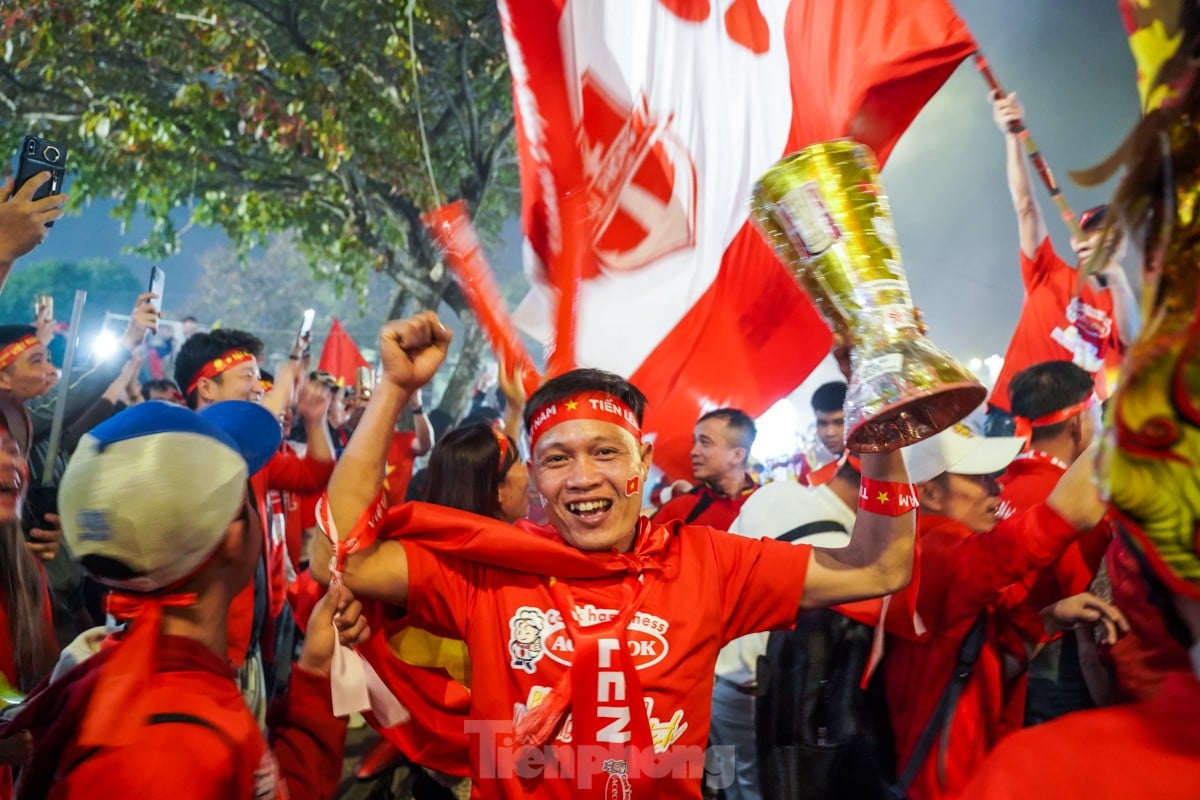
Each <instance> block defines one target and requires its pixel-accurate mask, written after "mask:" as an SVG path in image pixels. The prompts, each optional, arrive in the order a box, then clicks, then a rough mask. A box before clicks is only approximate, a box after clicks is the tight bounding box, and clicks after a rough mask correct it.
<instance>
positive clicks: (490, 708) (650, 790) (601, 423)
mask: <svg viewBox="0 0 1200 800" xmlns="http://www.w3.org/2000/svg"><path fill="white" fill-rule="evenodd" d="M380 339H381V344H380V352H381V356H382V360H383V373H384V377H383V379H382V380H381V381H380V383H379V385H378V386H377V387H376V391H375V394H374V396H373V397H372V400H371V403H370V405H369V406H368V407H367V409H366V412H365V413H364V414H363V418H362V421H361V422H360V424H359V427H358V430H357V431H356V432H355V435H354V436H353V438H352V439H351V441H350V443H349V445H348V446H347V448H346V450H345V453H344V454H343V456H342V458H341V459H340V460H339V462H338V465H337V467H336V468H335V469H334V474H333V476H332V478H331V480H330V486H329V491H328V495H327V500H326V501H323V502H322V503H321V504H320V506H319V509H318V519H319V520H320V522H321V525H322V529H323V530H324V531H325V532H326V534H327V535H328V536H329V538H330V541H325V540H324V539H319V540H318V545H317V551H316V552H315V554H314V558H313V560H312V564H313V571H314V576H315V577H317V578H318V580H329V579H330V568H331V566H332V568H333V569H334V570H337V571H340V573H341V576H342V580H343V582H344V583H345V585H346V586H347V588H349V589H350V590H351V591H353V592H354V593H355V595H356V596H360V597H364V598H372V599H377V600H382V601H384V602H387V603H391V604H393V605H395V606H400V607H403V608H404V609H405V611H406V614H407V617H408V618H409V619H410V621H411V622H412V623H413V624H418V625H420V626H422V627H423V628H425V629H427V630H429V631H431V632H434V633H438V634H440V635H446V636H450V637H454V638H459V639H462V640H464V641H465V642H466V644H467V648H468V652H469V654H470V657H471V663H472V665H473V675H472V681H473V684H474V685H475V686H476V687H478V689H479V690H478V691H475V692H473V693H472V697H471V703H472V705H471V719H470V720H468V722H467V727H466V732H467V733H468V735H469V736H470V738H471V750H472V752H471V759H472V763H471V768H472V779H473V781H474V783H475V787H476V792H477V794H478V796H480V797H485V798H500V797H504V798H516V797H522V798H523V797H546V798H560V797H561V798H566V797H588V796H600V795H601V793H604V794H605V796H622V795H624V796H626V797H646V796H650V795H651V794H653V795H654V796H656V797H668V798H670V797H676V798H685V797H686V798H698V797H699V796H700V776H701V775H702V773H703V766H704V755H705V754H704V747H705V744H706V742H707V737H708V727H709V714H710V706H709V698H710V696H711V691H712V682H713V677H712V676H713V668H714V665H715V662H716V657H717V652H718V650H719V648H720V646H721V645H722V644H723V643H725V642H727V641H730V640H731V639H733V638H735V637H737V636H740V635H743V634H746V633H750V632H753V631H759V630H768V629H771V628H779V627H786V626H788V625H789V624H791V622H792V621H793V619H794V618H795V615H796V613H797V611H798V610H799V609H800V608H814V607H820V606H826V605H831V604H835V603H841V602H847V601H851V600H856V599H861V598H866V597H872V596H878V595H882V594H885V593H888V592H892V591H895V590H897V589H899V588H901V587H903V586H904V585H905V584H906V583H907V582H908V580H909V576H910V569H911V564H912V544H913V530H914V519H913V511H914V507H915V506H914V500H915V498H914V496H913V490H912V487H911V486H910V485H909V483H908V479H907V474H906V472H905V470H904V466H903V461H902V459H901V457H900V456H899V454H897V453H890V454H864V456H863V458H862V465H863V473H864V477H863V485H864V487H865V491H864V492H863V494H862V498H861V500H860V509H859V511H860V513H859V514H858V517H857V521H856V523H855V526H854V535H853V539H852V542H851V544H850V545H849V546H847V547H846V548H844V549H841V550H837V551H825V550H816V549H813V548H811V547H809V546H807V545H792V544H788V543H785V542H776V541H773V540H754V539H749V538H746V537H739V536H735V535H731V534H727V533H724V532H720V531H715V530H713V529H711V528H704V527H689V526H684V525H682V524H681V523H678V522H674V523H671V524H669V525H666V526H659V525H654V524H652V523H651V522H650V520H649V519H646V518H643V517H640V516H639V512H640V509H641V506H642V493H643V488H644V482H645V480H646V476H647V474H648V472H649V469H650V463H651V460H652V458H653V449H654V448H653V445H652V444H651V443H650V442H647V441H644V440H643V439H642V435H641V424H642V419H643V414H644V411H645V398H644V396H643V395H642V393H641V392H640V391H639V390H638V389H637V388H636V387H634V386H633V385H631V384H630V383H628V382H627V381H625V380H624V379H622V378H619V377H617V376H616V375H613V374H611V373H607V372H603V371H600V370H573V371H571V372H568V373H565V374H563V375H560V376H558V377H556V378H554V379H551V380H550V381H548V382H546V383H545V384H544V385H543V386H542V387H541V388H539V389H538V391H537V392H535V393H534V394H533V396H532V397H530V399H529V402H528V405H527V408H526V411H525V425H526V429H527V431H528V433H529V436H530V441H531V454H532V455H531V459H530V470H529V472H530V480H531V481H532V483H533V485H534V487H535V488H536V489H537V490H538V492H539V493H540V494H541V496H542V497H543V498H544V499H545V503H544V505H545V507H546V512H547V515H548V517H549V519H550V525H548V526H544V527H539V526H535V525H532V524H529V523H527V522H522V523H519V524H518V528H519V529H520V530H519V531H514V530H513V527H512V526H511V525H507V524H505V523H502V522H499V521H494V520H488V519H486V518H484V517H479V516H475V515H470V514H465V513H463V512H460V511H457V510H453V509H444V508H436V507H433V506H427V505H424V504H421V503H409V504H406V505H403V506H400V507H398V508H392V509H387V508H385V506H384V505H383V503H382V501H381V499H380V495H379V490H380V487H381V483H382V478H383V468H384V462H385V457H386V445H387V433H388V432H389V431H390V430H391V428H392V426H393V425H394V423H395V419H396V417H397V416H398V414H399V413H400V411H401V410H402V408H403V407H404V405H405V403H406V402H408V397H409V396H410V395H411V393H412V392H414V391H416V390H417V389H418V388H419V387H420V386H422V385H423V384H424V383H426V382H427V381H429V380H430V378H432V376H433V374H434V372H435V371H436V370H437V368H438V367H439V366H440V364H441V363H442V360H443V359H444V358H445V355H446V351H447V349H448V347H449V342H450V332H449V330H448V329H446V328H445V327H444V326H443V325H442V324H441V323H440V322H439V321H438V319H437V317H436V316H435V315H434V314H433V313H431V312H427V313H425V314H422V315H420V316H417V317H414V318H411V319H408V320H403V321H395V322H390V323H388V324H387V325H386V326H384V328H383V329H382V330H381V336H380ZM485 687H486V688H485Z"/></svg>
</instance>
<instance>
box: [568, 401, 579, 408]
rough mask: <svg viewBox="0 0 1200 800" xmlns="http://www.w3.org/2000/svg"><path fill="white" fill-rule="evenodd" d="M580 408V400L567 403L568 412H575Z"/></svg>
mask: <svg viewBox="0 0 1200 800" xmlns="http://www.w3.org/2000/svg"><path fill="white" fill-rule="evenodd" d="M578 407H579V401H578V400H568V401H567V411H574V410H575V409H576V408H578Z"/></svg>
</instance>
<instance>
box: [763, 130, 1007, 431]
mask: <svg viewBox="0 0 1200 800" xmlns="http://www.w3.org/2000/svg"><path fill="white" fill-rule="evenodd" d="M878 172H879V168H878V165H877V164H876V162H875V156H874V154H873V153H872V152H871V150H870V149H869V148H868V147H866V146H864V145H862V144H859V143H857V142H853V141H850V140H847V139H841V140H837V141H832V142H824V143H821V144H817V145H813V146H811V147H807V148H805V149H803V150H800V151H798V152H796V153H793V154H792V155H790V156H787V157H786V158H784V159H783V160H781V161H780V162H779V163H778V164H776V165H775V166H774V167H772V168H771V169H770V170H769V171H768V172H767V173H766V174H765V175H763V177H762V178H761V179H760V180H759V182H758V184H757V185H756V186H755V187H754V197H753V201H752V202H753V212H754V216H755V218H756V220H757V222H758V225H759V227H760V229H761V230H762V231H763V233H764V235H765V236H766V238H767V240H768V241H769V242H770V243H771V245H772V246H773V247H774V248H775V253H776V255H778V256H779V259H780V260H781V261H782V262H783V263H784V265H785V266H786V267H787V268H788V271H789V272H790V273H791V275H792V277H793V278H794V279H795V280H796V283H798V284H799V285H800V288H801V289H803V290H804V291H805V292H806V293H807V294H808V296H809V297H810V298H811V299H812V301H813V303H814V304H815V305H816V306H817V310H818V311H820V312H821V314H822V315H823V316H824V317H825V320H826V321H827V322H828V323H829V326H830V327H831V328H832V329H833V332H834V334H835V335H837V336H840V337H842V338H844V339H845V341H847V342H849V343H850V345H851V349H850V365H851V370H850V385H849V388H848V389H847V391H846V406H845V413H846V446H847V447H849V448H850V450H852V451H854V452H861V453H880V452H887V451H890V450H895V449H896V448H899V447H905V446H907V445H910V444H913V443H914V442H919V441H921V440H922V439H927V438H929V437H930V436H933V435H934V434H936V433H938V432H939V431H942V430H944V429H946V428H948V427H950V426H951V425H953V424H954V423H956V422H958V421H959V420H961V419H962V418H963V417H965V416H966V415H967V414H969V413H970V412H971V411H972V410H973V409H974V408H976V407H977V406H978V405H979V404H980V403H982V402H983V400H984V397H985V396H986V395H987V390H986V389H985V388H984V387H983V385H982V384H980V383H979V381H977V380H976V379H975V377H974V376H973V375H972V374H971V373H970V372H969V371H968V370H967V369H966V368H965V367H964V366H963V365H962V364H959V363H958V362H957V361H956V360H954V359H953V358H951V357H950V356H949V355H948V354H947V353H945V352H944V351H942V350H940V349H939V348H937V347H936V346H934V344H933V343H932V342H930V341H929V340H928V339H927V338H925V336H924V335H923V334H922V333H921V332H920V330H919V326H918V323H917V317H916V312H915V310H914V308H913V303H912V297H911V295H910V294H909V289H908V279H907V277H906V276H905V273H904V267H903V265H902V264H901V261H900V248H899V246H898V244H897V241H896V231H895V228H894V226H893V224H892V216H891V212H890V210H889V208H888V201H887V196H886V195H884V193H883V187H882V186H881V185H880V183H879V179H878Z"/></svg>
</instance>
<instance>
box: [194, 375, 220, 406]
mask: <svg viewBox="0 0 1200 800" xmlns="http://www.w3.org/2000/svg"><path fill="white" fill-rule="evenodd" d="M196 396H197V397H199V398H200V401H201V402H202V403H211V402H213V399H214V398H215V397H216V395H215V394H214V393H213V381H212V378H201V379H200V380H199V382H198V383H197V384H196Z"/></svg>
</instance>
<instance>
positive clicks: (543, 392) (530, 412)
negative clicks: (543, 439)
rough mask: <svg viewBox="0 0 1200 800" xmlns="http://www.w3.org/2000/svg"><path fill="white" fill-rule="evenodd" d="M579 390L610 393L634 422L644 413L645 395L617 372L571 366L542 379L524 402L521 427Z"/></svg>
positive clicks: (640, 418)
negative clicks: (542, 381)
mask: <svg viewBox="0 0 1200 800" xmlns="http://www.w3.org/2000/svg"><path fill="white" fill-rule="evenodd" d="M579 392H604V393H606V394H611V395H612V396H613V397H615V398H617V399H618V400H620V401H621V402H622V403H624V404H625V405H627V406H629V410H630V411H632V412H633V415H634V416H635V417H637V421H638V425H641V424H642V417H643V415H644V414H645V413H646V395H644V394H642V390H641V389H639V388H637V387H636V386H634V385H633V384H632V383H630V382H629V381H627V380H625V379H624V378H622V377H621V376H620V375H617V374H614V373H612V372H606V371H604V370H602V369H573V370H571V371H570V372H564V373H563V374H562V375H559V376H558V377H556V378H551V379H550V380H548V381H546V382H545V383H543V384H542V385H541V386H539V387H538V389H537V391H536V392H534V393H533V395H532V396H531V397H530V398H529V402H527V403H526V404H525V415H524V420H525V430H526V431H528V430H529V423H530V422H532V421H533V418H534V417H536V416H537V415H538V412H539V411H541V410H542V409H543V408H545V407H546V406H548V405H550V404H551V403H554V402H557V401H559V400H562V399H563V398H564V397H570V396H571V395H573V394H578V393H579Z"/></svg>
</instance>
